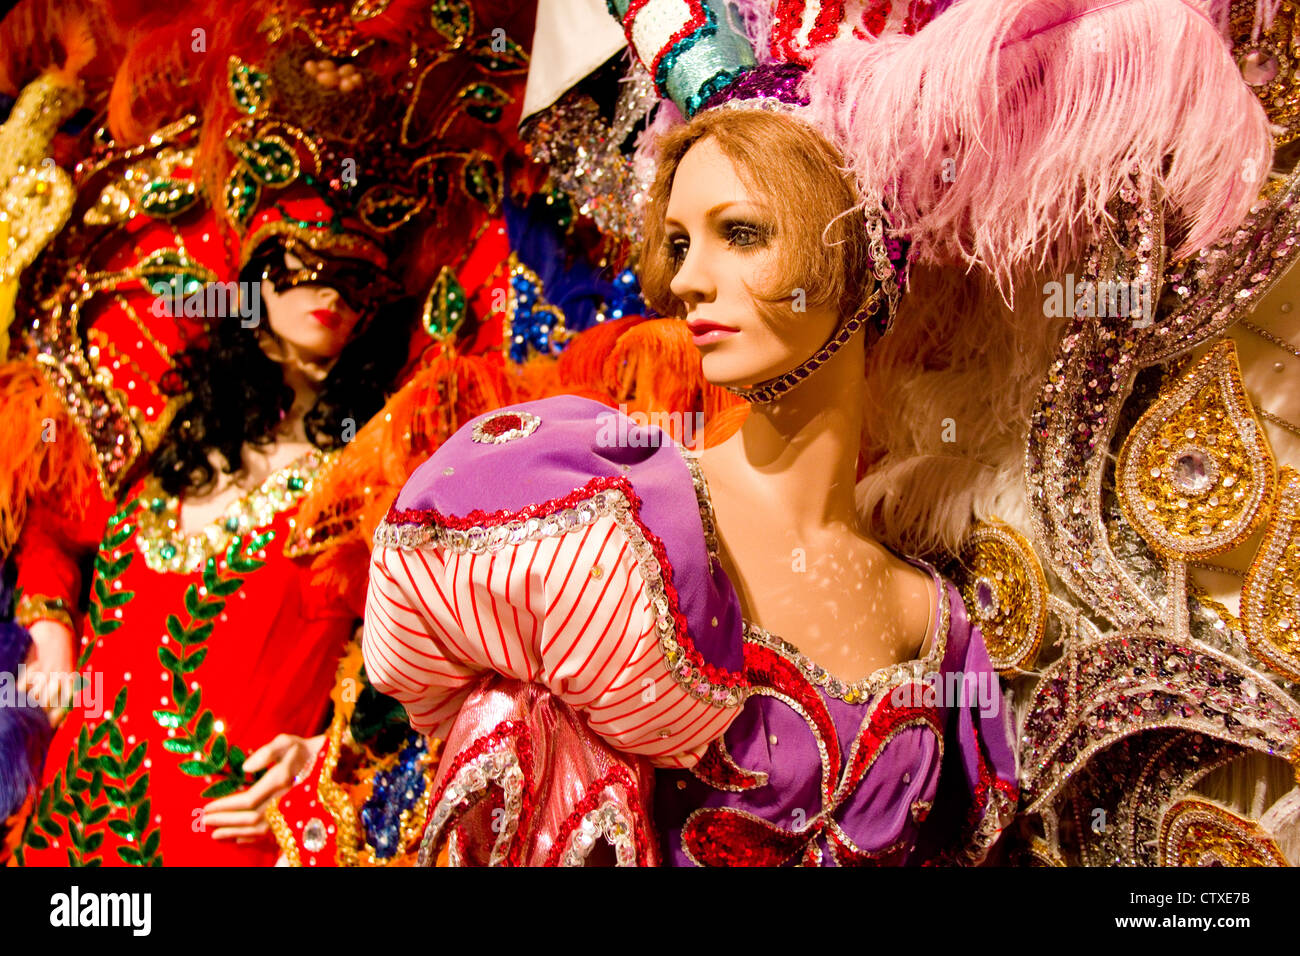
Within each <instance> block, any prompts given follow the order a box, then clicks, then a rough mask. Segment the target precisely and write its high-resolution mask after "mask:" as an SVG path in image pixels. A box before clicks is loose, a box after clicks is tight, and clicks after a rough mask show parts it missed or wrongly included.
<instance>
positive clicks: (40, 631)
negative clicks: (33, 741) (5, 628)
mask: <svg viewBox="0 0 1300 956" xmlns="http://www.w3.org/2000/svg"><path fill="white" fill-rule="evenodd" d="M27 630H28V632H29V633H30V634H31V635H32V645H31V647H29V648H28V649H27V660H26V665H27V666H26V668H25V673H24V674H23V680H22V687H21V689H22V690H23V691H24V692H25V693H30V694H31V695H32V696H33V697H35V698H36V699H37V700H38V701H40V704H41V707H42V708H43V709H44V711H45V715H46V716H47V717H49V719H50V725H51V726H54V727H57V726H58V725H59V721H61V720H62V719H63V716H64V714H66V713H67V709H66V708H65V707H64V706H62V705H63V704H66V703H67V701H62V700H60V699H59V698H60V695H61V693H62V692H63V691H64V690H65V689H70V688H66V685H65V682H66V681H67V679H68V678H69V676H70V675H71V674H72V673H73V669H74V665H75V662H76V654H75V651H74V646H75V643H76V641H75V638H74V637H73V634H72V631H70V630H68V628H66V627H65V626H64V625H62V624H60V623H59V622H58V621H35V622H33V623H32V626H31V627H29V628H28V629H27Z"/></svg>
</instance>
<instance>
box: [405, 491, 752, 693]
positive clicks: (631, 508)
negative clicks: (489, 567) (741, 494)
mask: <svg viewBox="0 0 1300 956" xmlns="http://www.w3.org/2000/svg"><path fill="white" fill-rule="evenodd" d="M602 491H618V492H621V493H622V495H623V497H625V498H626V499H627V503H628V512H629V514H631V516H632V520H633V521H634V522H635V523H636V526H637V528H638V529H640V531H641V534H642V535H643V536H644V537H645V539H646V542H647V543H648V544H649V545H650V548H651V550H652V551H654V556H655V559H656V560H657V561H658V562H659V568H660V577H661V579H662V580H663V585H664V596H665V597H667V599H668V611H669V613H670V614H671V615H672V618H673V632H674V636H675V638H676V641H677V646H678V648H680V649H681V651H682V654H683V655H684V656H685V657H686V660H687V662H688V663H689V664H690V665H691V667H692V669H693V670H695V671H699V672H700V673H702V674H703V675H704V676H705V677H706V678H707V679H708V681H709V682H710V683H712V684H720V685H722V686H723V687H726V688H728V689H731V688H743V687H745V686H747V684H748V682H747V681H746V679H745V674H744V671H743V670H742V671H738V672H735V673H733V672H731V671H728V670H726V669H724V668H721V667H718V666H716V665H714V664H710V663H708V662H707V661H706V660H705V659H704V657H703V656H702V655H701V654H700V652H699V651H698V650H697V649H696V647H695V642H694V641H693V640H692V639H691V636H690V630H689V628H688V627H687V624H686V616H685V615H684V614H682V612H681V607H680V604H679V602H678V600H677V588H675V587H674V586H673V566H672V563H671V562H670V561H669V560H668V552H667V550H666V549H665V548H664V544H663V542H662V541H661V540H660V539H659V536H658V535H657V534H655V533H654V532H653V531H651V530H650V529H649V528H648V527H647V526H646V524H645V522H644V521H642V520H641V496H640V495H638V494H637V493H636V490H635V489H634V488H633V487H632V482H631V481H629V480H628V479H627V478H624V477H623V476H621V475H601V476H598V477H596V478H592V479H590V480H589V481H588V482H587V483H586V484H584V485H583V486H582V487H581V488H576V489H574V490H573V491H571V492H569V493H568V494H567V495H563V496H562V497H559V498H552V499H551V500H550V501H541V502H538V503H536V504H531V505H526V506H525V507H523V508H520V509H519V510H518V511H509V510H507V509H502V510H500V511H491V512H489V511H483V510H481V509H479V508H475V509H474V510H473V511H471V512H469V514H467V515H464V516H462V517H454V516H451V515H444V514H443V513H442V512H440V511H438V510H437V509H436V508H404V509H401V510H398V508H397V505H396V503H394V504H393V506H392V507H391V508H390V509H389V510H388V516H387V517H386V518H385V519H384V520H385V521H386V522H387V523H388V524H419V525H426V526H427V525H436V526H440V527H444V528H451V529H453V530H456V531H468V530H469V529H470V528H474V527H483V528H491V527H495V526H497V525H502V524H505V523H507V522H510V521H526V520H528V519H529V518H548V517H550V516H551V515H553V514H556V513H557V512H560V511H564V510H566V509H569V508H575V507H577V506H578V505H580V504H582V503H583V502H585V501H587V500H588V499H590V498H591V497H593V496H594V495H596V494H597V493H599V492H602ZM664 666H665V668H667V670H668V673H669V674H671V675H672V676H673V679H674V680H677V681H678V683H681V684H683V686H684V685H685V683H686V681H688V680H690V679H691V678H692V677H693V676H694V675H693V674H691V673H690V672H689V671H687V672H683V673H682V675H681V677H680V679H679V677H678V673H677V669H676V668H674V667H669V666H668V663H667V661H665V662H664Z"/></svg>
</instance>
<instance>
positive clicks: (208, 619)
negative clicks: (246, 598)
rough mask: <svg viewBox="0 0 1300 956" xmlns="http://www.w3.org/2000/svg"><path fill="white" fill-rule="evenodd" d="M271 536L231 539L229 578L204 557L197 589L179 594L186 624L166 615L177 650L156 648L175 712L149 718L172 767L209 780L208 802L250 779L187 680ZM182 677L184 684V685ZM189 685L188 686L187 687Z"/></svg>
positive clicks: (240, 756) (237, 753)
mask: <svg viewBox="0 0 1300 956" xmlns="http://www.w3.org/2000/svg"><path fill="white" fill-rule="evenodd" d="M274 538H275V532H274V531H264V532H262V533H261V534H254V535H248V536H241V537H237V538H235V539H234V540H232V541H231V542H230V545H229V546H228V547H227V548H226V566H227V568H229V569H230V570H231V571H232V572H234V573H233V574H231V575H224V576H223V575H222V574H220V573H218V571H217V562H216V559H214V558H208V560H207V562H206V564H205V567H204V569H203V590H202V592H200V590H199V587H198V586H197V585H195V584H191V585H190V586H189V587H188V588H187V589H186V591H185V613H186V616H187V617H188V618H189V620H188V622H182V621H181V619H180V618H179V617H178V616H177V615H175V614H171V615H168V617H167V633H168V634H169V635H170V636H171V638H172V639H173V640H174V641H175V642H176V645H177V646H178V647H179V648H180V650H179V652H174V651H172V650H171V649H170V648H168V647H166V646H160V647H159V648H158V660H159V661H161V662H162V665H163V667H164V668H166V669H167V670H168V671H169V672H170V673H171V675H172V691H173V695H172V696H173V698H174V705H175V709H172V710H155V711H154V712H153V717H154V720H156V721H157V722H158V724H159V725H160V726H162V727H165V728H167V729H168V730H174V731H175V735H174V736H172V737H170V738H168V740H167V741H166V742H165V743H164V744H163V748H164V749H165V750H167V751H169V752H171V753H175V754H179V755H182V756H185V757H187V759H185V760H182V761H181V762H180V763H178V764H177V768H178V769H179V770H180V771H181V773H184V774H188V775H189V776H191V777H213V778H215V779H214V780H213V782H212V784H211V785H210V786H208V787H207V788H206V789H204V791H203V793H202V796H203V797H205V798H209V799H213V798H216V797H220V796H224V795H225V794H228V793H234V792H235V791H236V790H239V789H241V788H242V787H244V786H245V785H246V784H247V783H249V782H250V781H247V780H245V778H244V755H243V753H241V752H240V750H239V748H238V747H231V746H230V742H229V741H228V740H227V739H226V735H225V733H224V732H221V731H217V730H216V717H215V716H214V715H213V713H212V711H211V710H205V709H202V708H201V702H202V699H203V688H202V687H200V686H198V684H197V682H194V681H193V678H192V675H193V674H194V672H195V671H197V670H198V669H199V666H200V665H202V663H203V661H204V659H205V658H206V657H207V655H208V648H206V647H204V646H202V645H203V644H204V643H205V642H206V641H207V639H208V638H209V637H210V636H211V634H212V621H213V619H214V618H216V617H218V616H219V615H220V614H221V612H222V611H223V610H224V609H225V607H226V598H228V597H230V596H231V595H233V594H235V593H236V592H237V591H238V590H239V589H240V588H241V587H242V586H243V584H244V579H243V578H242V577H239V576H238V575H240V574H248V573H251V572H253V571H256V570H257V569H258V568H260V567H262V566H263V565H264V564H265V563H266V562H264V561H259V560H257V559H256V558H253V557H252V555H253V554H255V553H256V552H258V551H261V550H262V549H263V548H265V547H266V546H267V544H269V543H270V542H271V541H272V540H274ZM187 677H189V678H190V683H187V682H186V679H187ZM190 684H193V685H194V686H193V687H191V686H190Z"/></svg>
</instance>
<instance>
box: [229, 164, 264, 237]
mask: <svg viewBox="0 0 1300 956" xmlns="http://www.w3.org/2000/svg"><path fill="white" fill-rule="evenodd" d="M222 194H223V196H224V198H225V202H226V210H227V211H228V212H229V213H230V217H231V218H232V219H234V220H235V221H236V222H237V223H239V224H240V225H241V226H242V225H247V223H248V220H249V218H250V217H251V216H252V214H253V210H254V209H256V208H257V204H258V200H259V199H260V198H261V196H262V187H261V184H259V183H258V181H257V179H256V177H254V176H253V174H252V173H250V172H249V171H248V170H247V169H245V168H244V167H243V166H237V167H236V168H235V169H234V170H232V171H231V173H230V175H229V176H227V177H226V185H225V188H224V189H223V190H222Z"/></svg>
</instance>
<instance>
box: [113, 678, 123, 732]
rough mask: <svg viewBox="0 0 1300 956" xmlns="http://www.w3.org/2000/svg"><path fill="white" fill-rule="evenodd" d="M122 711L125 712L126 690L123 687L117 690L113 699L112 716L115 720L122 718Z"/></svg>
mask: <svg viewBox="0 0 1300 956" xmlns="http://www.w3.org/2000/svg"><path fill="white" fill-rule="evenodd" d="M124 710H126V688H125V687H123V688H122V689H121V690H119V691H118V692H117V696H116V697H114V698H113V716H114V717H115V718H120V717H121V716H122V711H124ZM110 733H111V731H110Z"/></svg>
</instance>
